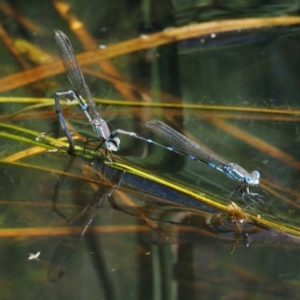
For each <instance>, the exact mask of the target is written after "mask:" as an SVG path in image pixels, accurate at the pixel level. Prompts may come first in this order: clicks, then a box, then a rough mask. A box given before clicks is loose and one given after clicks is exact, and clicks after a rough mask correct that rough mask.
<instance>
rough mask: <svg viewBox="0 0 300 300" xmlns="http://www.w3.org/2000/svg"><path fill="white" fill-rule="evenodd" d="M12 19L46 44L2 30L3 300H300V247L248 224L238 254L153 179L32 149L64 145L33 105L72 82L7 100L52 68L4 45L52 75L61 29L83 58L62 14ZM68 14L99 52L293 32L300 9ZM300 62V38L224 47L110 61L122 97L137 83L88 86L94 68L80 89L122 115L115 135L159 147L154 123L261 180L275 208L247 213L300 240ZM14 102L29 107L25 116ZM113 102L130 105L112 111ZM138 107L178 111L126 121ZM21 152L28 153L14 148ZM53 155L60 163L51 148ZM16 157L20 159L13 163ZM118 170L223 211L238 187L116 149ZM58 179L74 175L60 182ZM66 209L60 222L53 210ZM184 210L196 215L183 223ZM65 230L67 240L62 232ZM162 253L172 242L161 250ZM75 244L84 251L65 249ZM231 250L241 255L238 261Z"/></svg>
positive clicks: (134, 150)
mask: <svg viewBox="0 0 300 300" xmlns="http://www.w3.org/2000/svg"><path fill="white" fill-rule="evenodd" d="M3 3H8V2H3ZM57 3H58V2H57ZM10 4H11V9H13V10H14V11H15V12H17V13H18V14H19V16H22V17H23V18H26V20H29V21H30V22H31V25H32V24H33V25H35V26H36V28H32V27H31V25H28V23H26V24H24V22H22V20H21V19H20V17H18V16H17V14H16V15H15V16H16V17H13V16H12V15H10V14H9V12H8V10H7V7H6V6H3V5H2V7H1V6H0V9H1V11H0V15H1V25H2V26H3V29H4V30H5V32H6V34H7V36H5V35H4V34H2V40H3V44H2V45H3V46H2V47H1V48H0V51H1V55H0V62H1V63H0V73H1V79H0V89H1V91H3V92H1V95H0V96H1V98H0V100H1V103H0V111H1V124H0V127H1V129H0V131H1V132H0V133H1V143H0V155H1V164H0V174H1V176H0V180H1V183H0V197H1V198H0V201H1V202H0V203H1V213H0V226H1V229H0V238H1V247H0V261H1V268H0V278H1V282H2V285H1V287H2V288H1V299H19V298H23V299H24V298H25V299H39V298H43V299H54V298H56V299H67V298H68V299H69V298H72V299H85V298H89V299H187V298H189V299H199V298H200V299H208V298H209V299H266V298H271V297H272V299H281V298H283V297H285V298H286V299H295V298H297V295H298V294H299V285H298V281H299V278H300V277H299V270H298V269H299V264H300V262H299V261H298V257H299V255H298V244H299V241H298V237H297V235H289V234H286V233H282V231H281V230H278V229H276V230H275V229H274V228H261V227H254V228H256V229H255V233H253V232H252V231H251V230H252V228H253V224H248V225H249V227H247V226H248V225H245V227H243V228H242V231H243V234H242V235H240V236H239V238H238V239H236V241H238V242H237V243H236V244H235V241H234V237H235V235H236V234H237V229H236V226H235V224H234V223H233V224H230V225H231V229H228V230H227V229H226V230H225V229H224V227H223V223H222V222H221V221H220V223H218V222H217V221H216V220H218V219H217V218H218V217H219V216H220V215H219V214H221V216H224V211H221V210H218V209H217V208H215V207H213V206H209V205H207V204H203V203H202V202H199V201H195V199H194V198H192V197H189V196H188V195H187V194H185V193H184V192H178V191H176V190H175V189H172V188H169V187H166V184H158V183H157V182H155V181H152V180H149V179H147V178H145V175H144V176H141V175H140V176H137V175H134V174H131V173H130V172H125V173H124V174H123V173H122V172H120V171H116V170H115V169H107V167H102V162H101V161H99V162H95V163H94V164H92V165H91V164H90V161H89V160H87V159H83V158H81V157H82V150H80V151H78V152H77V154H78V156H77V157H75V158H74V161H72V163H71V162H70V156H69V155H68V154H66V153H65V152H60V151H58V152H57V151H56V152H55V151H49V152H39V151H38V150H37V149H36V148H32V147H34V145H31V144H30V143H32V142H36V143H37V144H39V145H41V146H43V144H46V145H48V146H49V145H50V140H47V137H52V138H58V137H62V136H63V133H62V130H61V128H60V124H59V122H58V120H57V117H56V114H55V111H54V100H53V102H52V100H51V101H50V102H49V103H48V104H47V103H46V105H44V106H42V107H31V108H30V105H34V104H41V103H44V102H42V100H41V99H44V98H49V99H50V98H51V97H52V94H53V93H54V92H55V91H61V90H67V89H70V88H71V86H70V83H69V82H68V79H67V77H66V74H65V73H61V74H59V75H56V76H48V77H47V76H42V77H41V78H43V79H40V80H36V81H35V82H33V83H30V84H22V80H24V79H22V78H21V77H16V80H17V79H18V80H20V84H19V85H18V87H17V88H9V87H8V86H4V84H7V83H5V82H4V81H1V80H2V79H4V78H6V76H10V75H13V74H18V73H21V72H22V71H24V70H26V69H33V68H35V67H37V66H38V62H37V58H40V57H42V55H41V54H37V55H36V56H34V58H32V56H31V54H30V53H31V52H30V51H29V50H27V52H26V51H25V52H26V53H25V54H21V55H16V54H13V49H14V48H13V47H10V46H8V45H9V41H11V42H12V41H13V40H14V39H16V38H22V39H24V40H26V41H27V42H29V43H31V44H32V45H33V46H35V47H40V48H41V49H42V50H43V51H46V52H47V53H48V54H49V55H50V57H53V58H54V59H57V57H58V54H57V49H56V46H55V43H54V40H53V29H61V30H63V31H64V32H65V33H66V34H67V35H68V36H69V38H70V40H71V42H72V44H73V46H74V49H75V51H76V53H81V52H83V51H84V47H83V45H82V43H81V42H80V40H79V38H78V37H77V36H76V32H78V31H73V32H72V30H71V26H70V25H68V23H67V21H66V19H64V18H63V17H62V16H61V15H60V14H59V12H58V10H56V9H55V7H54V5H53V3H52V2H50V1H43V3H40V2H38V1H32V2H31V3H30V4H29V3H28V2H27V1H18V2H15V1H10ZM68 4H70V5H71V10H70V13H72V14H73V17H74V16H75V17H76V18H77V19H78V20H79V21H80V22H82V24H84V28H85V30H86V33H89V34H90V36H91V37H93V39H94V41H95V42H96V43H97V44H98V45H111V44H114V43H117V42H120V41H125V40H129V39H131V38H135V37H138V36H140V35H141V34H143V35H148V34H151V33H155V32H160V31H162V30H164V29H165V28H167V27H173V26H183V25H187V24H190V23H192V22H204V21H210V20H226V19H235V18H249V17H264V16H279V15H288V14H289V15H295V16H297V15H298V14H299V13H298V10H299V7H300V2H299V3H298V1H288V2H285V3H284V4H279V3H278V2H277V1H267V2H262V1H256V2H255V1H252V2H251V3H244V2H241V1H232V2H230V4H228V3H227V2H226V3H225V2H224V1H223V2H222V1H220V3H219V2H218V1H217V2H214V3H212V4H209V3H205V4H203V3H201V2H200V1H199V3H196V1H173V2H169V1H161V2H160V4H159V5H158V4H156V3H155V2H151V1H134V2H132V1H121V2H120V1H101V2H100V1H89V3H88V4H86V3H83V2H82V3H77V2H75V1H72V2H68ZM69 16H70V15H69ZM72 20H73V23H72V24H73V25H74V24H75V25H76V24H77V25H78V23H76V22H75V21H74V18H73V19H72ZM74 22H75V23H74ZM84 36H85V37H86V35H84ZM10 39H11V40H10ZM299 48H300V31H299V27H298V26H284V27H269V26H268V27H264V28H262V29H255V30H253V29H251V30H236V31H231V32H226V33H218V32H216V33H211V34H209V35H205V36H200V37H196V38H193V39H189V40H182V41H179V42H177V43H169V44H166V45H163V46H159V47H155V48H151V49H148V50H143V51H137V52H133V53H130V54H126V55H123V56H118V57H114V58H112V59H111V61H110V63H112V64H113V66H114V67H115V68H117V69H118V71H119V73H120V74H121V75H122V76H121V77H120V78H117V79H118V81H119V82H122V83H124V82H125V83H126V84H125V85H124V84H123V85H122V86H121V88H118V85H117V84H116V83H115V81H113V80H112V78H113V79H116V78H115V77H114V76H112V75H109V72H106V73H105V72H104V71H103V70H102V71H103V72H104V73H105V75H106V76H107V77H106V79H105V78H104V79H103V78H102V79H101V78H99V77H97V76H92V75H91V70H92V71H95V72H98V73H100V72H99V66H98V65H97V64H93V65H92V66H88V67H89V70H87V71H86V72H84V73H85V78H86V81H87V83H88V86H89V87H90V89H91V91H92V94H93V95H94V96H95V97H96V98H97V99H108V100H112V102H111V104H105V105H102V106H101V115H102V116H103V117H104V118H105V120H106V121H107V122H108V124H109V125H110V127H111V129H115V128H122V129H124V130H130V131H134V132H138V133H139V134H141V135H144V136H149V137H150V136H151V133H150V132H149V131H147V130H146V129H145V127H144V125H143V124H144V123H145V122H146V121H148V120H150V119H158V118H159V119H161V120H163V121H164V122H166V123H168V124H169V125H170V126H173V127H174V128H176V129H177V130H179V131H181V132H182V133H184V134H186V135H188V136H189V137H191V138H192V139H193V140H195V141H197V142H198V143H200V144H201V145H203V146H205V147H207V148H209V149H211V150H213V151H215V152H216V153H217V154H218V155H220V156H222V157H224V158H225V159H226V160H228V161H230V162H231V161H232V162H235V163H238V164H240V165H242V166H243V167H244V168H245V169H247V170H248V171H252V170H259V172H260V173H261V185H260V186H261V187H262V188H263V189H264V190H265V191H266V192H267V194H265V193H263V192H261V191H260V190H255V191H256V192H260V193H263V194H264V201H265V204H264V205H263V204H255V205H254V206H253V207H254V210H251V209H250V208H248V209H247V212H249V213H252V214H254V215H257V214H259V215H260V216H261V218H263V219H266V220H269V221H273V222H275V223H276V224H281V225H282V226H291V227H293V228H295V230H296V231H297V232H299V230H298V227H297V226H299V225H298V224H299V189H300V186H299V180H298V178H299V170H300V165H299V155H300V154H299V151H298V148H299V145H298V144H299V99H300V98H299V95H300V93H299V92H300V89H299V78H300V71H299V70H300V60H299ZM17 49H19V48H17ZM18 51H21V50H20V49H19V50H18ZM21 52H22V51H21ZM48 63H49V68H51V67H52V65H51V64H50V62H48ZM85 68H87V66H85ZM102 68H103V66H102ZM110 70H111V69H110ZM88 71H90V72H88ZM107 78H109V79H107ZM1 82H2V86H1ZM128 87H130V88H128ZM128 91H130V93H129V92H128ZM6 97H14V98H9V99H8V98H6ZM17 97H22V99H24V98H25V97H26V98H27V99H30V102H29V103H25V104H24V103H22V102H21V101H20V98H17ZM18 99H19V100H18ZM149 99H150V100H149ZM117 100H123V101H124V102H123V104H121V105H114V103H113V101H117ZM128 100H131V101H137V102H143V103H144V102H147V101H148V102H150V103H163V104H166V103H167V104H169V103H171V104H172V105H173V107H166V106H164V105H163V104H162V105H159V106H158V107H153V106H152V107H151V106H149V107H147V106H145V107H140V106H138V105H137V104H134V105H133V104H132V105H128V106H127V105H125V104H126V101H127V102H128ZM39 101H40V102H39ZM175 104H176V105H177V104H180V105H181V106H180V107H176V106H175ZM191 104H194V105H197V106H194V107H190V106H189V105H191ZM223 107H225V109H224V108H223ZM25 108H27V110H23V111H19V110H21V109H25ZM248 108H255V110H254V109H253V110H252V111H249V110H247V109H248ZM63 109H64V113H65V116H66V118H67V119H68V120H69V121H70V122H71V123H72V125H73V126H74V131H75V130H78V131H79V132H80V133H81V134H82V136H83V139H82V140H76V144H77V145H79V146H82V147H83V144H84V141H85V138H86V136H88V135H92V128H91V126H90V125H89V124H88V122H87V120H86V119H85V116H84V114H83V113H82V112H81V111H80V109H79V108H77V107H76V106H72V107H67V106H64V107H63ZM16 112H18V114H16V115H12V114H13V113H16ZM5 125H6V126H12V125H16V126H19V127H18V128H12V127H10V128H8V127H4V126H5ZM21 129H23V131H21ZM24 129H28V130H34V131H35V132H34V133H30V132H25V131H24ZM42 133H43V134H42ZM44 133H45V136H46V138H43V136H44ZM7 134H9V136H8V135H7ZM18 137H22V138H23V140H22V139H19V140H16V139H17V138H18ZM91 147H92V146H91ZM50 148H51V149H57V147H56V145H51V146H50ZM33 149H35V152H33ZM29 150H30V151H29ZM88 150H89V149H87V151H88ZM24 151H27V152H24ZM16 154H18V155H19V156H18V157H16V156H13V155H16ZM114 157H115V160H116V162H122V163H124V164H126V165H127V166H131V167H135V168H138V169H140V170H143V171H144V172H145V173H146V174H153V175H154V176H159V178H163V179H165V180H167V181H168V182H171V183H174V184H175V185H176V184H177V185H178V186H181V187H184V188H186V189H187V190H194V191H196V192H197V193H198V194H199V195H205V196H207V197H208V198H209V199H212V200H214V201H216V202H217V203H222V204H225V205H226V204H227V197H228V195H229V194H230V192H231V191H233V190H234V189H235V188H236V187H237V185H238V184H237V183H236V182H234V181H232V180H230V179H229V178H227V177H226V176H224V175H223V174H221V173H220V172H217V171H216V170H213V169H211V168H209V167H208V166H205V165H202V164H200V163H196V162H194V161H191V160H188V159H185V158H182V157H180V156H178V155H176V154H174V153H170V152H169V151H166V150H164V149H160V148H158V147H155V146H153V145H150V146H149V145H147V144H145V143H144V142H142V141H138V140H135V139H133V138H131V137H121V148H120V151H119V152H118V153H117V154H116V155H115V156H114ZM61 172H65V173H68V175H66V174H65V175H66V176H61ZM105 178H108V180H106V179H105ZM117 185H119V186H118V188H117V189H116V186H117ZM55 201H56V204H57V208H58V213H57V212H55V211H53V209H52V205H53V203H54V202H55ZM233 201H235V202H236V203H238V205H240V206H241V207H245V206H246V205H247V204H249V202H247V201H246V202H244V201H243V200H242V199H241V197H240V195H239V194H238V193H237V194H235V195H234V196H233ZM178 203H182V204H184V205H185V206H189V208H187V207H178V206H177V205H178ZM97 204H99V205H97ZM191 207H192V208H191ZM92 217H93V218H92ZM64 218H65V219H67V220H68V221H70V220H72V222H71V223H72V224H71V225H69V226H68V225H66V222H65V220H64ZM91 218H92V219H93V222H92V224H89V221H90V220H91ZM149 220H150V221H149ZM151 220H154V221H151ZM232 226H233V227H232ZM87 227H89V228H87ZM257 228H259V230H257ZM84 229H87V232H83V231H84ZM256 230H257V231H256ZM244 231H245V232H244ZM70 232H71V233H73V234H72V235H70ZM66 234H67V235H66ZM68 234H69V235H68ZM81 235H82V236H81ZM166 237H167V241H168V242H163V240H164V241H165V240H166V239H165V238H166ZM62 244H63V245H64V246H62V247H58V246H59V245H62ZM77 244H78V247H77V248H76V250H74V249H75V248H74V247H73V248H72V246H70V245H73V246H74V245H75V246H76V245H77ZM161 244H164V245H161ZM233 246H235V247H236V249H235V251H234V252H233V254H232V255H230V252H231V249H232V247H233ZM70 247H71V248H70ZM57 249H58V250H57ZM37 252H40V256H39V260H28V257H29V254H30V253H34V254H35V253H37ZM68 252H70V255H69V256H68V258H66V259H71V262H70V264H69V262H68V261H65V262H64V264H65V265H66V267H65V270H64V271H65V273H64V274H59V275H57V274H56V275H55V276H56V277H55V276H54V275H52V277H51V274H53V273H51V272H52V271H51V270H53V269H54V268H55V267H56V266H57V265H59V259H61V257H64V254H66V253H68ZM55 253H56V254H55ZM57 253H58V254H57ZM55 255H56V256H55ZM66 257H67V255H66ZM53 272H54V271H53ZM49 274H50V275H49ZM60 276H61V278H59V277H60ZM49 279H50V280H49ZM51 280H52V281H54V282H51Z"/></svg>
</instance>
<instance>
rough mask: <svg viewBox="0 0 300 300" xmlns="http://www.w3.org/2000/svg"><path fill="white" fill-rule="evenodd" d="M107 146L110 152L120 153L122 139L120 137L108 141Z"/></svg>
mask: <svg viewBox="0 0 300 300" xmlns="http://www.w3.org/2000/svg"><path fill="white" fill-rule="evenodd" d="M105 145H106V148H107V150H108V151H118V150H119V146H120V139H119V138H118V137H114V138H113V139H110V140H109V141H106V142H105Z"/></svg>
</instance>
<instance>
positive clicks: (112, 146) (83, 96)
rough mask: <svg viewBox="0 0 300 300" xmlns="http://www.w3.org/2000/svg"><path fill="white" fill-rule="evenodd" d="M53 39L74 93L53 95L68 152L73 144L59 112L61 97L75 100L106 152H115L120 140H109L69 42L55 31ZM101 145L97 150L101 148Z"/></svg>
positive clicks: (65, 92)
mask: <svg viewBox="0 0 300 300" xmlns="http://www.w3.org/2000/svg"><path fill="white" fill-rule="evenodd" d="M54 38H55V41H56V44H57V47H58V50H59V54H60V58H61V60H62V62H63V65H64V67H65V69H66V71H67V74H68V78H69V80H70V82H71V84H72V85H73V87H74V89H75V90H74V91H73V90H69V91H64V92H56V93H54V98H55V109H56V113H57V115H58V118H59V121H60V124H61V126H62V128H63V130H64V132H65V134H66V136H67V138H68V141H69V149H68V152H74V150H75V144H74V141H73V138H72V136H71V133H70V130H69V128H68V126H67V124H66V122H65V119H64V116H63V114H62V111H61V107H60V99H61V98H62V97H67V98H68V99H69V100H77V101H78V103H79V105H80V107H81V108H82V110H83V111H84V113H85V114H86V116H87V118H88V120H89V122H90V123H91V124H92V126H93V129H94V132H95V133H96V135H97V136H98V138H100V139H101V140H102V143H103V142H104V143H105V145H106V148H107V150H109V151H117V150H118V148H119V144H120V140H119V138H118V137H114V138H110V130H109V128H108V125H107V123H106V122H105V120H104V119H103V118H101V116H100V113H99V110H98V108H97V106H96V104H95V102H94V100H93V97H92V95H91V92H90V90H89V89H88V87H87V85H86V83H85V80H84V77H83V75H82V72H81V70H80V68H79V66H78V63H77V60H76V57H75V53H74V50H73V47H72V45H71V42H70V41H69V39H68V38H67V36H66V35H65V34H64V33H63V32H62V31H60V30H55V35H54ZM102 143H101V144H100V146H99V147H98V148H100V147H101V145H102Z"/></svg>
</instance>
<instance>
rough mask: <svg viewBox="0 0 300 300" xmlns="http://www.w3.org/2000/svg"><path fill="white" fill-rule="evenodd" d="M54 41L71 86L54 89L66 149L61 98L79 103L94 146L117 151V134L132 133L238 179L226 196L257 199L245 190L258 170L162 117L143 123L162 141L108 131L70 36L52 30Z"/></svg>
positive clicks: (256, 179) (72, 148)
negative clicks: (201, 142) (198, 140)
mask: <svg viewBox="0 0 300 300" xmlns="http://www.w3.org/2000/svg"><path fill="white" fill-rule="evenodd" d="M55 41H56V44H57V46H58V50H59V54H60V58H61V60H62V63H63V65H64V67H65V69H66V72H67V75H68V78H69V80H70V82H71V84H72V86H73V88H74V90H68V91H64V92H56V93H55V94H54V98H55V108H56V113H57V115H58V118H59V121H60V124H61V126H62V128H63V130H64V132H65V135H66V137H67V139H68V142H69V148H68V152H70V153H72V152H74V151H75V143H74V140H73V138H72V136H71V133H70V130H69V128H68V126H67V124H66V121H65V119H64V116H63V114H62V111H61V106H60V99H61V98H68V99H69V100H76V101H77V102H78V103H79V105H80V107H81V109H82V110H83V111H84V113H85V114H86V116H87V118H88V120H89V122H90V123H91V125H92V127H93V130H94V132H95V134H96V135H97V137H98V138H99V140H100V145H99V147H98V148H100V147H101V146H102V145H103V144H105V147H106V149H107V150H108V151H118V150H119V147H120V139H119V137H118V136H119V135H127V136H132V137H134V138H137V139H140V140H143V141H145V142H148V143H151V144H155V145H158V146H160V147H163V148H165V149H167V150H169V151H173V152H175V153H178V154H180V155H182V156H186V157H188V158H190V159H192V160H194V161H197V162H201V163H204V164H206V165H208V166H210V167H211V168H214V169H216V170H218V171H220V172H222V173H223V174H225V175H227V176H228V177H230V178H231V179H233V180H236V181H238V182H239V183H240V184H239V186H238V187H237V188H236V189H235V190H234V191H233V192H232V193H231V194H230V195H229V198H230V197H231V195H232V194H233V193H234V192H235V191H237V190H240V191H241V192H242V194H243V196H244V195H246V196H247V197H249V198H250V199H251V200H252V199H253V198H254V199H255V200H261V198H262V196H261V195H259V194H257V193H252V192H251V191H250V190H249V188H250V187H251V186H257V185H258V184H259V178H260V173H259V172H258V171H256V170H255V171H253V172H252V173H249V172H247V171H246V170H245V169H244V168H242V167H241V166H239V165H238V164H235V163H229V162H227V161H226V160H225V159H223V158H222V157H220V156H218V155H217V154H215V153H213V152H211V151H209V150H207V149H205V148H204V147H201V146H199V145H198V144H197V143H195V142H194V141H192V140H191V139H189V138H187V137H186V136H184V135H182V134H181V133H179V132H177V131H176V130H174V129H173V128H171V127H170V126H168V125H166V124H165V123H163V122H162V121H159V120H150V121H148V122H147V123H146V127H147V128H149V129H150V130H151V131H152V132H153V133H154V134H155V135H156V136H158V137H159V138H161V139H162V140H163V141H164V142H165V143H166V145H163V144H161V143H158V142H156V141H153V140H152V139H147V138H144V137H142V136H140V135H138V134H137V133H134V132H129V131H125V130H122V129H117V130H114V131H112V132H110V130H109V127H108V125H107V123H106V121H105V120H104V119H103V118H102V117H101V115H100V112H99V109H98V107H97V106H96V103H95V101H94V100H93V97H92V95H91V92H90V90H89V88H88V87H87V84H86V82H85V79H84V77H83V74H82V72H81V70H80V68H79V65H78V63H77V60H76V56H75V53H74V50H73V47H72V45H71V42H70V40H69V39H68V37H67V36H66V35H65V34H64V33H63V32H62V31H60V30H55Z"/></svg>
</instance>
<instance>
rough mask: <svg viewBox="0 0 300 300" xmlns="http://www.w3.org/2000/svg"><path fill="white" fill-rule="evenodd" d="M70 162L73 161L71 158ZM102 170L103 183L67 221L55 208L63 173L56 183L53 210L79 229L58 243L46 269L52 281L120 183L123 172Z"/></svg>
mask: <svg viewBox="0 0 300 300" xmlns="http://www.w3.org/2000/svg"><path fill="white" fill-rule="evenodd" d="M70 162H71V163H72V162H73V158H72V159H71V160H70ZM69 167H70V164H68V165H67V168H66V169H68V168H69ZM103 168H106V166H103ZM65 171H66V170H65ZM104 172H105V173H104ZM104 172H103V173H102V174H101V176H102V177H103V178H104V177H105V178H104V179H105V184H100V185H99V186H98V189H97V190H96V192H95V193H94V195H93V197H92V199H91V200H90V201H89V203H88V204H86V205H85V206H84V208H83V209H82V211H81V212H80V213H79V214H78V215H77V216H76V217H74V218H72V219H71V220H69V221H67V218H66V217H65V215H64V214H63V213H61V212H60V211H59V210H58V208H57V198H58V194H59V189H60V187H61V185H62V183H63V182H64V180H65V175H62V176H61V178H60V179H59V181H58V182H57V184H56V187H55V192H54V195H53V202H52V204H53V209H54V211H55V212H56V213H57V214H58V215H59V216H60V217H62V218H63V219H64V220H66V221H67V222H68V224H69V226H70V227H71V228H77V229H78V228H79V229H80V231H78V232H75V233H70V234H66V235H65V236H64V237H63V238H62V239H61V240H60V242H59V243H58V245H57V247H56V250H55V252H54V254H53V257H52V259H51V262H50V265H49V269H48V279H49V280H50V281H52V282H54V281H57V280H59V279H60V278H61V277H62V276H63V275H64V274H65V272H66V271H67V269H68V267H69V265H70V263H71V260H72V257H73V254H74V252H75V251H76V249H77V247H78V245H79V242H80V240H81V239H82V237H83V236H84V235H85V233H86V232H87V230H88V229H89V228H90V226H91V224H92V222H93V220H94V218H95V216H96V214H97V212H98V211H99V209H101V207H102V206H103V204H104V202H105V201H106V200H107V199H108V198H109V197H110V196H111V195H112V194H113V193H114V191H115V190H116V189H118V187H119V185H120V184H121V181H122V178H123V175H124V172H122V171H118V170H114V169H110V168H108V167H107V169H105V171H104Z"/></svg>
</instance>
